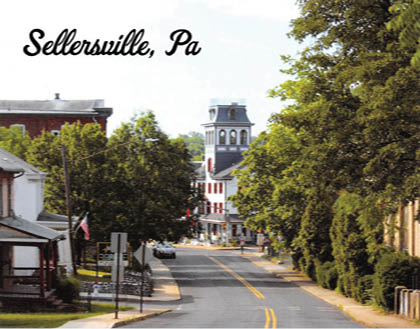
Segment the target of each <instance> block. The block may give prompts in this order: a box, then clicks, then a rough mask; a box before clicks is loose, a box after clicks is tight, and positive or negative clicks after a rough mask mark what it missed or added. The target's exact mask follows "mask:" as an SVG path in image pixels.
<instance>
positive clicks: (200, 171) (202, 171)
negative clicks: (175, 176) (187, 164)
mask: <svg viewBox="0 0 420 329" xmlns="http://www.w3.org/2000/svg"><path fill="white" fill-rule="evenodd" d="M195 178H196V179H206V167H205V166H204V163H202V164H201V165H200V167H198V168H196V169H195Z"/></svg>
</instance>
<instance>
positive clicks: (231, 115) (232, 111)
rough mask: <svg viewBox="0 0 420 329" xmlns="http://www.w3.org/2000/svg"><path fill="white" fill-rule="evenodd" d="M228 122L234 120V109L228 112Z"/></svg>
mask: <svg viewBox="0 0 420 329" xmlns="http://www.w3.org/2000/svg"><path fill="white" fill-rule="evenodd" d="M229 120H235V109H230V110H229Z"/></svg>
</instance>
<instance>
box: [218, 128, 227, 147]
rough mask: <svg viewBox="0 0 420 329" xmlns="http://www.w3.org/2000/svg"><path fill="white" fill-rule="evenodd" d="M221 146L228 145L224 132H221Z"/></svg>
mask: <svg viewBox="0 0 420 329" xmlns="http://www.w3.org/2000/svg"><path fill="white" fill-rule="evenodd" d="M219 144H221V145H224V144H226V132H225V131H224V130H220V132H219Z"/></svg>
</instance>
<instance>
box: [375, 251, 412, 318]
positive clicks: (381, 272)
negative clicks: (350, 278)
mask: <svg viewBox="0 0 420 329" xmlns="http://www.w3.org/2000/svg"><path fill="white" fill-rule="evenodd" d="M418 267H419V260H418V258H415V257H410V256H408V255H406V254H403V253H400V252H393V251H386V252H385V253H383V254H382V255H380V257H379V259H378V262H377V264H376V266H375V275H374V279H373V288H372V293H373V298H374V300H375V302H376V303H377V305H379V306H381V307H384V308H386V309H389V310H391V309H393V307H394V288H395V287H396V286H406V287H409V286H410V284H411V279H412V278H411V276H412V273H414V272H415V270H416V269H417V268H418Z"/></svg>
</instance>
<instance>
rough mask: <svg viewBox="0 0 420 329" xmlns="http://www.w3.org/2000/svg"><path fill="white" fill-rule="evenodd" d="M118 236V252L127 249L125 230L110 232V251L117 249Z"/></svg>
mask: <svg viewBox="0 0 420 329" xmlns="http://www.w3.org/2000/svg"><path fill="white" fill-rule="evenodd" d="M118 236H120V252H121V253H123V252H126V251H127V233H125V232H112V233H111V251H112V252H117V251H118Z"/></svg>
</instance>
